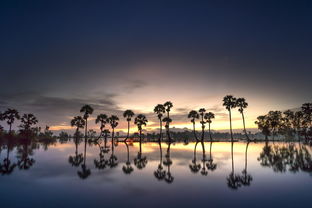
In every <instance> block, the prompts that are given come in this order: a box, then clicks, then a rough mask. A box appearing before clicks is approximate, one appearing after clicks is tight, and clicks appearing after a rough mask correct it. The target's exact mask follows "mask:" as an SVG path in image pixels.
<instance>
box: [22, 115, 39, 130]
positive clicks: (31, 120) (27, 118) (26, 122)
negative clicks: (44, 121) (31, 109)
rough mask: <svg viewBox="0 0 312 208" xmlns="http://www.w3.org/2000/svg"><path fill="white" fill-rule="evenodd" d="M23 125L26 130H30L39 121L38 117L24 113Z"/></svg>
mask: <svg viewBox="0 0 312 208" xmlns="http://www.w3.org/2000/svg"><path fill="white" fill-rule="evenodd" d="M21 122H22V125H21V127H22V128H23V129H25V130H29V129H30V127H31V126H32V125H35V124H36V123H38V119H37V118H36V117H35V116H34V115H33V114H31V113H29V114H24V115H23V116H22V118H21Z"/></svg>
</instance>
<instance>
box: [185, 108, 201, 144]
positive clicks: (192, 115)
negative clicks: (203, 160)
mask: <svg viewBox="0 0 312 208" xmlns="http://www.w3.org/2000/svg"><path fill="white" fill-rule="evenodd" d="M187 117H188V118H191V122H192V123H193V133H194V137H195V139H196V141H197V142H198V138H197V135H196V131H195V120H196V119H198V118H199V114H198V113H197V111H194V110H191V111H190V112H189V114H188V116H187Z"/></svg>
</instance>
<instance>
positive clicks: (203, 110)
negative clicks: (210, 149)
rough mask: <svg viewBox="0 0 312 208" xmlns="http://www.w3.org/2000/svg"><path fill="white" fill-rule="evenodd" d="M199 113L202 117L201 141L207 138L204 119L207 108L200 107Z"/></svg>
mask: <svg viewBox="0 0 312 208" xmlns="http://www.w3.org/2000/svg"><path fill="white" fill-rule="evenodd" d="M198 112H199V115H200V117H201V121H200V123H201V127H202V134H201V141H202V142H203V141H204V138H205V123H206V122H205V121H204V115H205V112H206V109H205V108H201V109H199V111H198Z"/></svg>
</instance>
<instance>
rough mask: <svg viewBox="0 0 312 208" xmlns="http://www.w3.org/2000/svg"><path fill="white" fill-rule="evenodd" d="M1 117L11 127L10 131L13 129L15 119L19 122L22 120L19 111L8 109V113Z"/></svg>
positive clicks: (5, 112)
mask: <svg viewBox="0 0 312 208" xmlns="http://www.w3.org/2000/svg"><path fill="white" fill-rule="evenodd" d="M0 117H1V120H6V121H7V124H8V125H9V126H10V131H11V127H12V124H13V123H14V121H15V119H17V120H19V119H20V115H19V113H18V111H17V110H15V109H12V108H8V109H7V110H6V111H4V112H3V114H2V115H1V116H0Z"/></svg>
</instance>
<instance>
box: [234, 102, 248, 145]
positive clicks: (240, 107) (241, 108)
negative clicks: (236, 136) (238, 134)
mask: <svg viewBox="0 0 312 208" xmlns="http://www.w3.org/2000/svg"><path fill="white" fill-rule="evenodd" d="M235 105H236V107H238V111H239V112H240V113H241V114H242V119H243V126H244V132H245V135H246V138H247V141H249V140H250V139H249V137H248V135H247V131H246V126H245V116H244V109H245V108H247V107H248V103H247V102H246V100H245V98H237V100H236V104H235Z"/></svg>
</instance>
